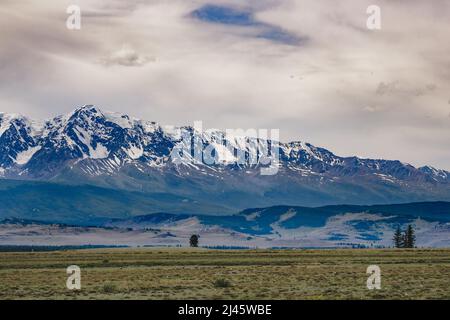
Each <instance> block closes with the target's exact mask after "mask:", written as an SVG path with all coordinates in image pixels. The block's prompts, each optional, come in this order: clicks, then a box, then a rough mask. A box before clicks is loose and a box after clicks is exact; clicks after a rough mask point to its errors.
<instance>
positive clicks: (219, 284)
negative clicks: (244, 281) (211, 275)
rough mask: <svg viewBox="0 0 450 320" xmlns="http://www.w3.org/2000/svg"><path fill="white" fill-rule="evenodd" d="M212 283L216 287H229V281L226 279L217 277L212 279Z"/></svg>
mask: <svg viewBox="0 0 450 320" xmlns="http://www.w3.org/2000/svg"><path fill="white" fill-rule="evenodd" d="M213 285H214V287H216V288H229V287H231V282H230V281H228V280H227V279H217V280H216V281H214V283H213Z"/></svg>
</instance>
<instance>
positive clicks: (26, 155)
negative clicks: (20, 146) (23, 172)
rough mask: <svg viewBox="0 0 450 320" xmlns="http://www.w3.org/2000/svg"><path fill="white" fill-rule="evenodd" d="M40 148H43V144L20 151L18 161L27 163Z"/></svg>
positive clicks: (21, 163)
mask: <svg viewBox="0 0 450 320" xmlns="http://www.w3.org/2000/svg"><path fill="white" fill-rule="evenodd" d="M39 150H41V146H36V147H32V148H29V149H28V150H25V151H22V152H20V153H18V154H17V157H16V163H17V164H20V165H24V164H27V163H28V161H30V159H31V158H32V157H33V156H34V154H35V153H36V152H38V151H39Z"/></svg>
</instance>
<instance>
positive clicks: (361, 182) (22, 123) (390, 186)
mask: <svg viewBox="0 0 450 320" xmlns="http://www.w3.org/2000/svg"><path fill="white" fill-rule="evenodd" d="M177 129H180V128H173V127H163V126H160V125H158V124H157V123H155V122H150V121H144V120H139V119H135V118H132V117H129V116H127V115H121V114H116V113H107V112H102V111H101V110H100V109H98V108H96V107H94V106H90V105H87V106H83V107H80V108H77V109H76V110H74V111H73V112H71V113H70V114H67V115H63V116H58V117H55V118H53V119H51V120H47V121H43V122H38V121H33V120H29V119H28V118H26V117H23V116H20V115H14V114H5V113H0V178H1V179H4V180H22V181H30V180H33V181H36V180H37V181H46V182H52V183H59V184H70V185H85V184H89V185H95V186H98V187H102V188H108V189H115V190H126V191H133V192H136V191H138V192H140V193H142V194H150V193H151V194H161V195H162V194H165V195H175V196H177V197H180V199H183V201H185V202H187V203H195V204H196V205H200V206H202V205H204V207H205V210H204V211H205V212H206V211H208V210H209V211H213V212H208V213H226V212H231V211H232V210H235V209H243V208H248V207H256V206H270V205H278V204H289V205H326V204H338V203H352V204H371V203H392V202H409V201H428V200H450V173H449V172H447V171H444V170H439V169H435V168H432V167H429V166H426V167H420V168H415V167H414V166H412V165H410V164H406V163H403V162H400V161H396V160H393V161H391V160H373V159H361V158H358V157H339V156H337V155H335V154H333V153H332V152H330V151H328V150H326V149H323V148H319V147H315V146H313V145H311V144H309V143H304V142H298V141H296V142H290V143H280V144H279V154H280V163H279V171H278V173H277V174H276V175H273V176H261V175H260V171H259V169H258V167H259V165H243V166H242V165H236V164H233V163H230V162H229V161H225V160H224V161H222V162H220V163H215V164H212V165H208V164H205V163H195V162H189V163H174V162H173V161H172V158H171V156H170V155H171V151H172V150H173V148H174V147H175V146H177V145H178V144H179V143H180V141H181V136H180V133H179V132H180V131H179V130H177ZM181 129H183V130H187V131H193V130H194V129H193V128H192V127H183V128H181ZM247 139H248V140H250V139H251V138H247ZM201 140H202V143H203V144H204V145H207V144H214V143H216V144H217V141H215V138H214V135H211V132H208V131H205V132H202V133H201ZM235 147H236V149H239V148H244V150H243V151H244V152H245V153H246V154H248V153H249V152H251V150H248V146H242V147H241V146H240V144H239V143H236V144H235ZM216 152H217V153H218V154H220V153H221V151H220V150H219V149H218V147H217V148H216ZM231 157H233V155H231ZM170 201H172V200H170Z"/></svg>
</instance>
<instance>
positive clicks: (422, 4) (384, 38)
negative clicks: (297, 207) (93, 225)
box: [0, 0, 450, 169]
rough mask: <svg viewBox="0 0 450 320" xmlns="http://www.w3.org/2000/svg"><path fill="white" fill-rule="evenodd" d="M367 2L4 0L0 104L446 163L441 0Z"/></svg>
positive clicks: (447, 70)
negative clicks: (257, 131) (273, 131)
mask: <svg viewBox="0 0 450 320" xmlns="http://www.w3.org/2000/svg"><path fill="white" fill-rule="evenodd" d="M372 2H373V1H366V0H361V1H356V0H344V1H340V2H339V4H336V5H334V4H333V3H332V2H330V1H326V0H309V1H304V0H302V1H300V0H298V1H297V0H283V1H274V0H264V1H261V0H258V1H256V0H253V1H238V0H220V1H209V2H208V1H204V0H191V1H188V0H171V1H164V0H153V1H138V0H134V1H119V0H112V1H111V0H108V1H107V0H77V1H73V0H71V1H66V0H64V1H58V2H57V4H56V2H55V1H52V0H42V1H39V2H36V1H33V0H19V1H16V0H14V1H11V0H3V1H2V5H1V7H0V16H1V17H2V19H0V34H1V37H0V80H1V81H0V111H4V112H19V113H23V114H26V115H29V116H30V117H37V118H46V117H50V116H53V115H56V114H61V113H66V112H69V111H71V110H72V109H73V108H74V107H75V106H78V105H82V104H96V105H98V106H100V107H101V108H103V109H107V110H112V111H118V112H124V113H129V114H131V115H134V116H137V117H142V118H145V119H149V120H155V121H158V122H161V123H163V124H174V125H180V124H192V123H193V121H195V120H203V121H204V126H207V127H216V128H237V127H241V128H249V127H253V128H280V130H281V136H282V138H283V140H306V141H309V142H311V143H313V144H316V145H319V146H323V147H326V148H329V149H330V150H332V151H334V152H335V153H337V154H339V155H353V154H356V155H359V156H363V157H374V158H391V159H400V160H402V161H405V162H411V163H412V164H414V165H424V164H430V165H434V166H436V167H440V168H445V169H450V148H449V147H448V146H449V144H450V116H449V114H450V103H449V99H450V94H449V92H450V56H449V55H448V52H450V42H449V41H448V39H449V38H450V28H449V24H450V22H449V20H448V17H449V16H450V2H449V1H447V0H434V1H419V0H396V1H392V0H390V1H388V0H380V1H377V4H378V5H379V6H380V7H381V14H382V25H381V26H382V28H381V30H377V31H370V30H368V29H367V28H366V19H367V14H366V9H367V7H368V6H369V5H371V4H373V3H372ZM71 4H78V5H80V7H81V10H82V29H81V30H79V31H71V30H68V29H66V23H65V22H66V21H65V20H66V18H67V17H68V15H67V14H66V8H67V7H68V6H69V5H71ZM212 4H213V5H214V6H216V7H217V8H219V9H218V10H217V8H213V9H214V10H212V13H211V11H207V12H206V16H205V14H204V13H205V12H204V11H202V12H201V13H202V14H203V15H202V16H201V17H202V19H199V18H198V16H197V17H196V16H195V15H193V14H192V13H193V12H195V11H196V10H199V9H201V8H205V7H206V8H208V5H212ZM221 8H222V9H221ZM227 8H228V9H229V10H228V9H227ZM217 14H219V16H217ZM220 14H222V15H223V14H225V15H226V16H220ZM210 15H213V16H210ZM214 15H215V16H214ZM213 18H214V19H213ZM292 39H301V41H291V40H292Z"/></svg>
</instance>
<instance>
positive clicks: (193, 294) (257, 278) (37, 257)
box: [0, 248, 450, 299]
mask: <svg viewBox="0 0 450 320" xmlns="http://www.w3.org/2000/svg"><path fill="white" fill-rule="evenodd" d="M372 264H375V265H378V266H379V267H380V268H381V273H382V278H381V279H382V282H381V285H382V289H381V290H368V289H367V286H366V281H367V277H368V275H367V274H366V268H367V267H368V266H369V265H372ZM69 265H78V266H79V267H80V268H81V283H82V288H81V290H80V291H70V290H68V289H67V288H66V280H67V274H66V268H67V267H68V266H69ZM0 299H450V250H447V249H446V250H421V249H415V250H229V251H222V250H206V249H166V248H164V249H161V248H154V249H95V250H73V251H55V252H32V253H29V252H20V253H14V252H3V253H0Z"/></svg>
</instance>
